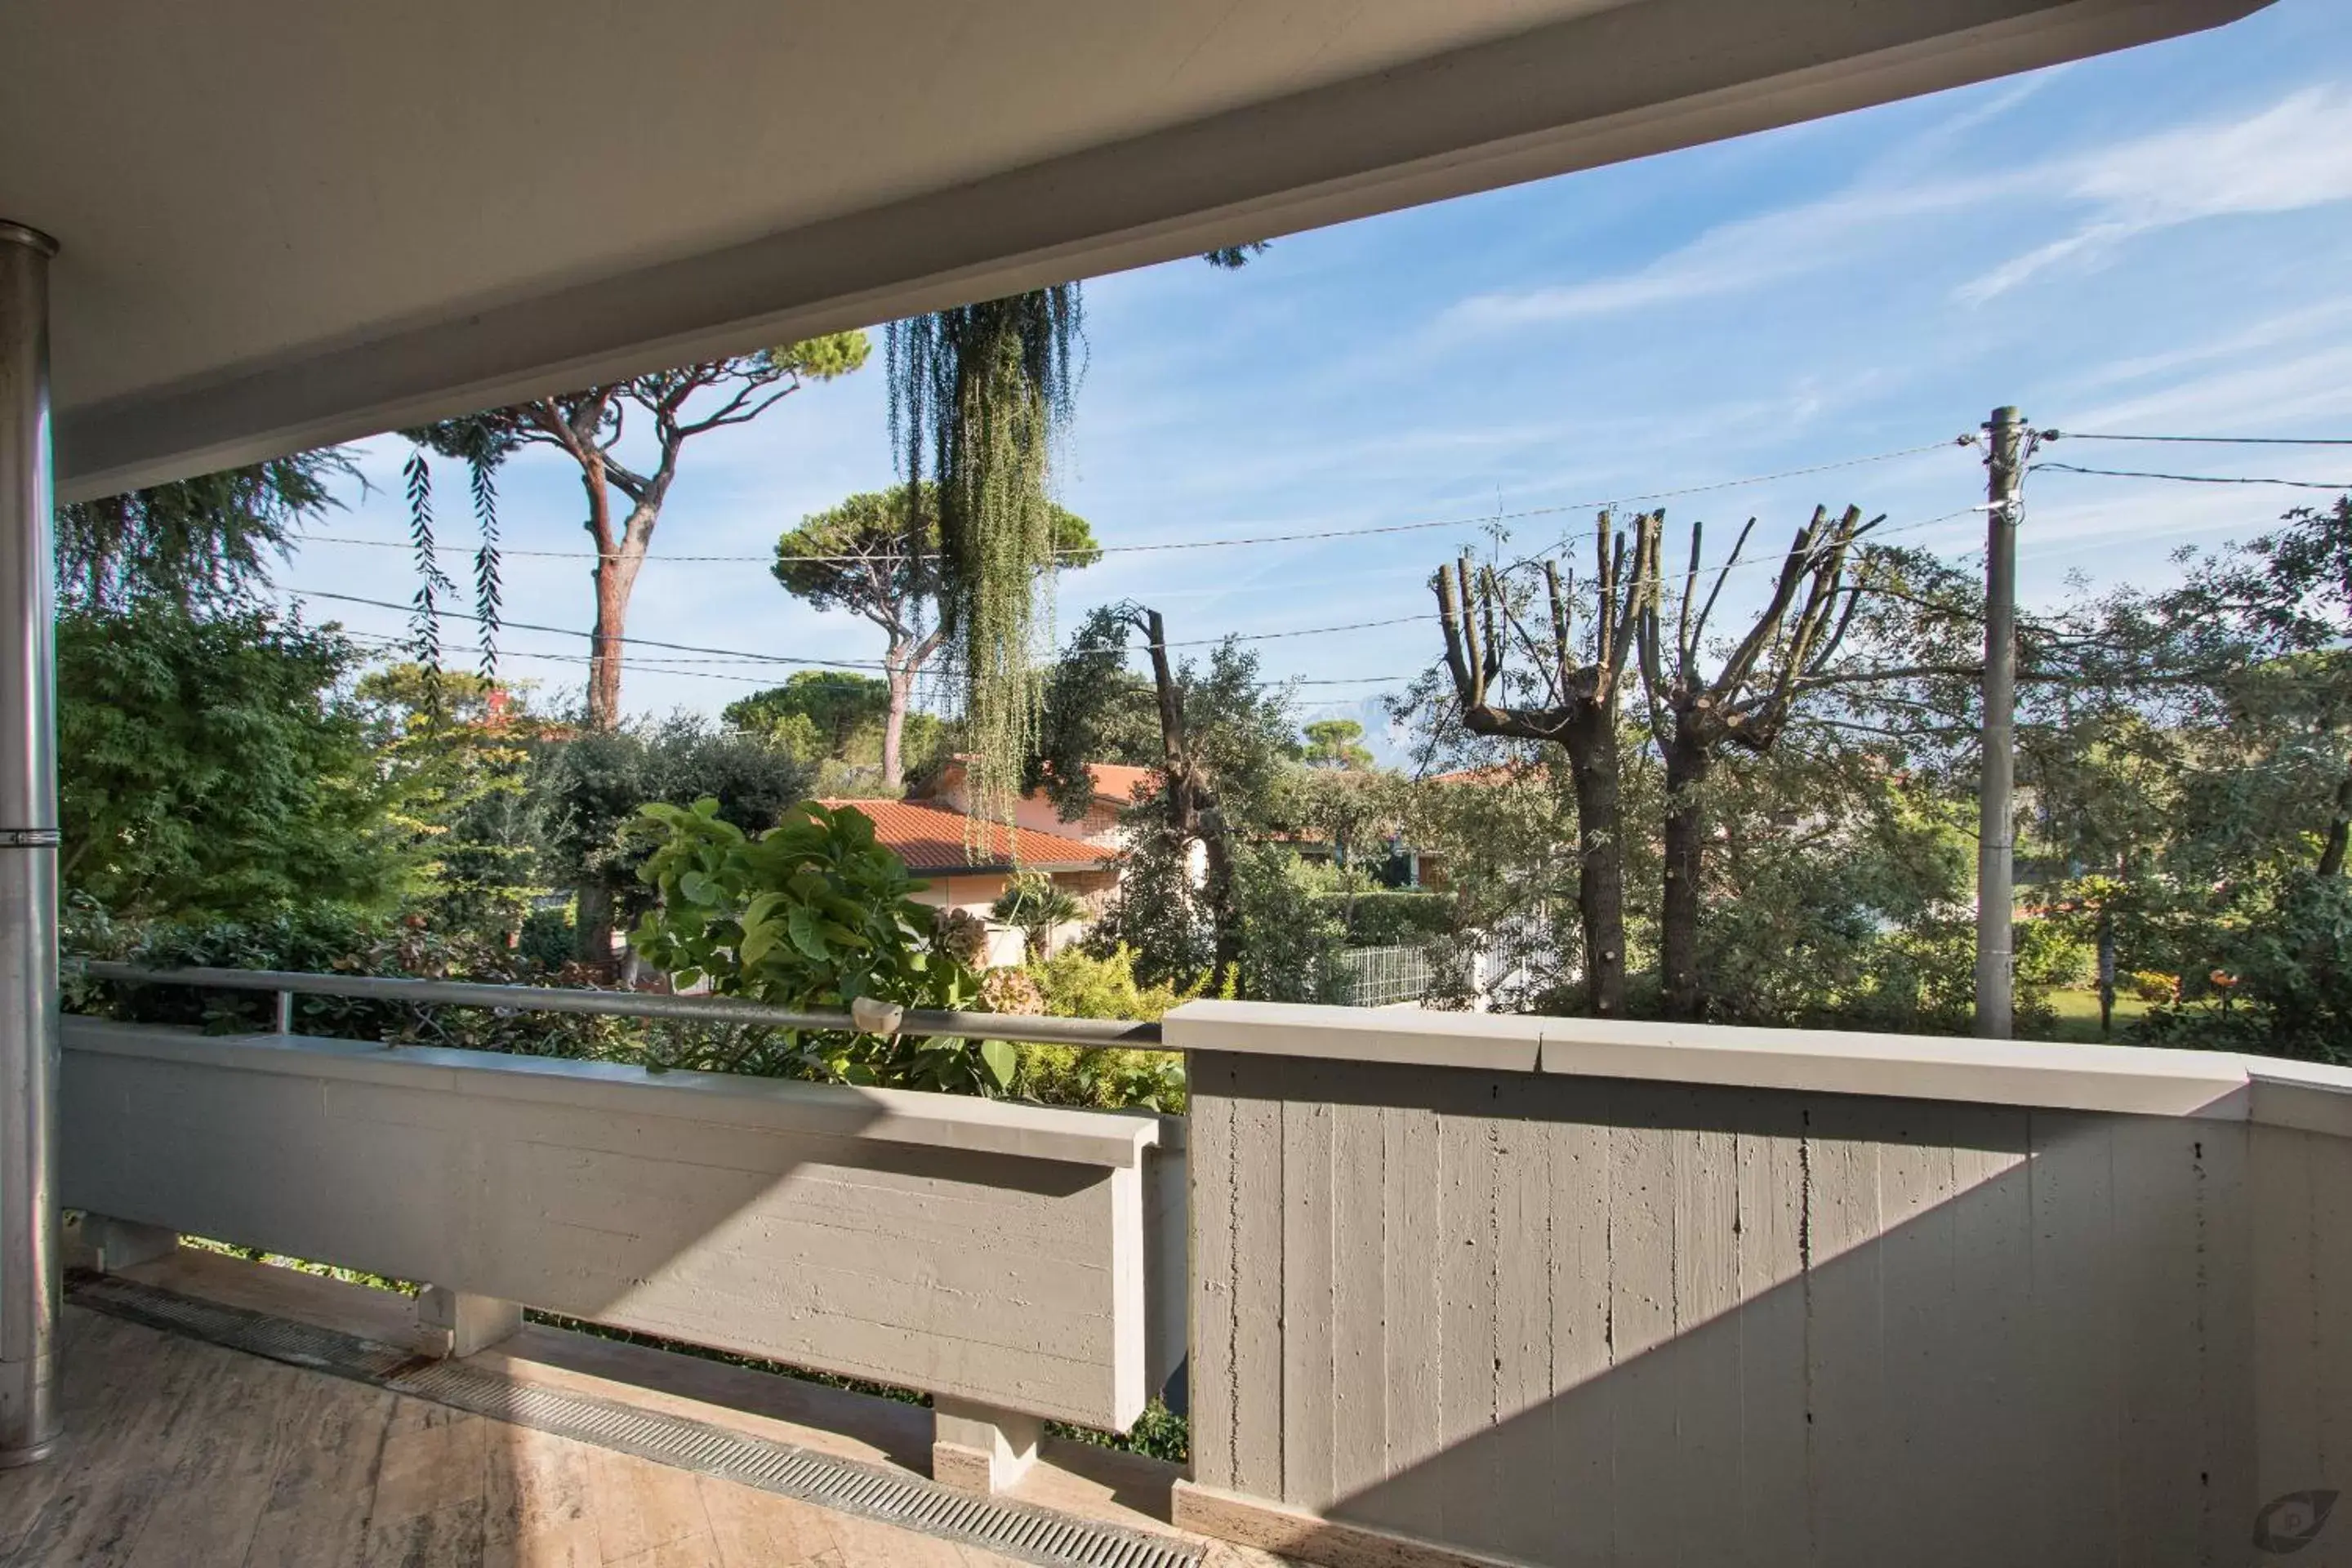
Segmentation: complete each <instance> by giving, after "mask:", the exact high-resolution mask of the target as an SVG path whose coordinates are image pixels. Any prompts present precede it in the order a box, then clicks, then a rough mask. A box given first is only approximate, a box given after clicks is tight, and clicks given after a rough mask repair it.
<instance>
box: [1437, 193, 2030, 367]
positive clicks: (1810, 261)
mask: <svg viewBox="0 0 2352 1568" xmlns="http://www.w3.org/2000/svg"><path fill="white" fill-rule="evenodd" d="M2006 188H2007V185H2006V182H2004V181H2002V180H2000V179H1992V178H1980V179H1962V180H1948V181H1942V182H1922V183H1919V184H1910V185H1906V186H1888V187H1880V188H1866V189H1855V190H1850V191H1845V192H1842V193H1840V194H1839V195H1834V196H1831V197H1828V198H1826V199H1825V200H1822V201H1816V202H1808V203H1805V204H1803V205H1799V206H1791V207H1782V208H1780V209H1778V210H1777V211H1773V212H1768V213H1762V214H1759V215H1758V216H1755V217H1748V218H1741V219H1738V220H1737V221H1736V222H1732V223H1727V224H1724V225H1721V226H1717V227H1716V228H1711V229H1709V230H1707V231H1706V233H1705V234H1702V235H1700V236H1699V237H1697V238H1696V239H1695V240H1693V241H1691V242H1690V243H1689V244H1688V245H1685V246H1684V247H1682V248H1681V249H1679V250H1673V251H1669V252H1667V253H1666V254H1665V255H1664V256H1662V257H1660V258H1658V259H1657V260H1655V261H1653V262H1651V263H1650V264H1649V265H1647V266H1646V267H1640V268H1634V269H1633V271H1631V272H1622V273H1619V274H1618V275H1616V276H1615V277H1612V278H1596V279H1591V280H1589V281H1586V282H1580V283H1568V284H1560V285H1557V286H1554V287H1551V288H1546V289H1524V290H1517V291H1507V292H1498V293H1490V294H1479V295H1474V296H1473V297H1471V298H1470V299H1467V300H1463V301H1461V302H1460V303H1458V304H1456V305H1454V306H1453V307H1452V308H1450V309H1449V310H1447V311H1446V312H1445V315H1444V321H1443V323H1442V324H1444V325H1445V326H1450V327H1454V328H1459V329H1464V330H1468V331H1479V330H1486V331H1496V330H1502V329H1508V328H1513V327H1519V326H1526V325H1528V324H1531V323H1535V322H1541V321H1576V320H1580V319H1585V318H1590V317H1594V316H1614V315H1620V314H1623V313H1625V312H1627V311H1631V310H1645V309H1647V308H1649V307H1651V306H1654V305H1666V304H1675V303H1678V302H1680V301H1682V300H1695V299H1704V298H1706V297H1709V296H1713V295H1722V294H1731V293H1737V292H1740V291H1744V290H1746V289H1754V288H1757V287H1759V285H1762V284H1766V283H1773V282H1778V281H1780V280H1781V279H1786V278H1791V277H1795V276H1797V275H1799V274H1801V273H1806V272H1811V271H1813V270H1815V269H1816V268H1822V267H1826V266H1829V265H1831V264H1832V263H1837V262H1845V261H1851V260H1852V259H1853V258H1854V256H1855V254H1856V251H1857V249H1858V248H1859V247H1864V246H1866V245H1871V244H1874V243H1877V242H1881V241H1884V240H1886V239H1889V238H1893V237H1895V228H1894V226H1895V225H1896V224H1898V223H1901V222H1903V221H1905V220H1906V219H1911V218H1916V217H1923V216H1930V215H1935V214H1941V213H1949V212H1956V211H1959V210H1961V209H1963V208H1966V207H1970V206H1974V205H1979V204H1981V203H1983V202H1986V201H1989V200H1990V199H1992V198H1993V197H1994V196H1996V195H2000V194H2001V193H2002V192H2003V190H2005V189H2006Z"/></svg>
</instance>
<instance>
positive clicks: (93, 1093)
mask: <svg viewBox="0 0 2352 1568" xmlns="http://www.w3.org/2000/svg"><path fill="white" fill-rule="evenodd" d="M69 1045H70V1046H71V1047H72V1048H69V1049H68V1051H67V1052H66V1066H65V1071H64V1074H63V1079H62V1086H61V1092H60V1113H61V1114H60V1120H61V1124H62V1131H64V1133H65V1134H66V1136H65V1137H64V1138H62V1139H61V1141H60V1142H61V1146H62V1148H63V1150H64V1159H63V1162H62V1167H63V1168H62V1171H61V1173H60V1174H61V1181H60V1189H61V1193H62V1195H63V1199H64V1201H65V1202H66V1203H67V1204H68V1205H73V1206H75V1207H78V1208H83V1209H87V1210H89V1211H91V1212H95V1213H100V1214H104V1215H113V1216H115V1217H117V1218H121V1219H126V1220H132V1221H138V1222H142V1223H145V1224H150V1225H155V1226H165V1227H168V1228H171V1229H174V1230H179V1231H184V1232H192V1233H194V1234H197V1235H204V1236H210V1237H218V1238H221V1239H223V1240H226V1241H229V1242H232V1243H236V1244H238V1245H244V1246H254V1247H265V1248H267V1249H268V1250H270V1251H274V1252H280V1253H285V1254H289V1255H290V1256H294V1257H299V1258H316V1259H319V1260H320V1261H323V1262H331V1263H337V1264H341V1265H344V1266H346V1267H351V1268H361V1269H366V1270H370V1271H373V1272H377V1273H382V1274H385V1275H390V1276H393V1277H394V1278H400V1279H415V1280H419V1281H426V1282H431V1283H435V1284H440V1285H444V1286H446V1287H449V1288H451V1289H458V1290H464V1291H468V1292H471V1293H474V1294H478V1295H482V1296H488V1297H492V1298H496V1299H499V1300H508V1301H514V1302H519V1303H522V1304H525V1305H528V1306H531V1307H536V1308H540V1309H542V1310H549V1311H553V1312H557V1313H561V1314H564V1315H568V1316H572V1317H577V1318H583V1319H588V1320H591V1321H599V1322H604V1323H610V1324H614V1325H616V1326H620V1327H625V1328H630V1329H635V1330H639V1331H645V1332H647V1333H652V1334H656V1335H660V1336H664V1337H667V1338H672V1339H677V1340H683V1341H688V1342H696V1343H702V1344H709V1345H715V1346H719V1347H723V1348H726V1349H730V1350H734V1351H738V1352H742V1353H745V1354H751V1355H763V1356H770V1357H773V1358H775V1359H780V1360H785V1361H791V1362H794V1363H798V1364H803V1365H811V1366H815V1367H818V1368H821V1369H823V1370H825V1371H829V1372H834V1373H841V1374H843V1375H846V1376H853V1377H865V1378H870V1379H873V1380H875V1381H877V1382H883V1383H892V1384H910V1385H912V1386H916V1387H920V1388H928V1389H932V1390H935V1391H941V1392H949V1393H955V1394H961V1395H963V1396H965V1397H967V1398H971V1399H975V1400H980V1401H982V1402H985V1403H988V1404H991V1405H996V1406H999V1407H1003V1408H1007V1409H1014V1410H1030V1411H1035V1412H1036V1413H1039V1414H1044V1415H1058V1416H1062V1417H1064V1418H1066V1419H1071V1420H1076V1421H1080V1422H1083V1423H1087V1424H1091V1425H1097V1426H1104V1425H1110V1424H1113V1423H1115V1422H1119V1421H1123V1420H1125V1419H1127V1418H1129V1416H1130V1415H1131V1414H1132V1411H1133V1410H1134V1409H1139V1408H1140V1407H1141V1405H1142V1403H1143V1395H1144V1380H1145V1376H1146V1370H1145V1368H1144V1366H1143V1365H1142V1364H1141V1358H1142V1356H1143V1353H1144V1352H1143V1349H1142V1342H1143V1339H1144V1333H1145V1329H1144V1323H1143V1320H1144V1318H1145V1317H1146V1315H1147V1312H1146V1309H1147V1303H1146V1300H1145V1295H1144V1289H1143V1285H1142V1283H1141V1273H1140V1270H1141V1263H1140V1259H1139V1258H1135V1257H1133V1254H1134V1252H1135V1250H1136V1249H1137V1248H1139V1247H1140V1246H1141V1245H1142V1242H1141V1238H1140V1237H1139V1235H1137V1234H1136V1231H1137V1227H1138V1226H1139V1225H1140V1224H1141V1222H1142V1215H1143V1213H1144V1205H1143V1194H1142V1192H1141V1190H1140V1188H1139V1183H1140V1182H1141V1180H1142V1172H1141V1169H1140V1167H1139V1166H1137V1165H1136V1164H1135V1163H1134V1161H1135V1160H1136V1158H1137V1155H1138V1151H1136V1150H1135V1149H1134V1148H1133V1146H1132V1139H1131V1137H1130V1134H1129V1131H1128V1130H1129V1129H1130V1128H1132V1127H1133V1125H1134V1124H1133V1123H1132V1122H1129V1121H1123V1120H1118V1119H1111V1118H1105V1117H1090V1116H1088V1115H1087V1114H1085V1113H1079V1112H1059V1113H1039V1115H1038V1116H1036V1117H1034V1118H1032V1119H1031V1122H1024V1123H1022V1124H1021V1125H1020V1126H1017V1127H1014V1126H1003V1125H999V1124H998V1122H999V1121H1002V1120H1003V1117H1002V1115H1000V1114H999V1112H1000V1111H1001V1108H996V1107H991V1106H988V1105H986V1104H984V1103H982V1102H977V1101H971V1102H966V1101H960V1100H952V1099H950V1098H948V1097H938V1096H925V1095H911V1094H909V1095H892V1094H889V1093H887V1092H880V1091H875V1092H868V1091H863V1090H856V1089H845V1088H841V1087H838V1086H831V1085H814V1084H801V1083H793V1082H785V1081H780V1080H769V1079H728V1078H721V1077H716V1076H712V1075H704V1074H696V1073H671V1074H662V1075H656V1076H648V1075H646V1074H644V1073H642V1072H640V1071H638V1070H636V1069H634V1068H609V1067H604V1066H601V1065H599V1064H590V1063H579V1062H542V1061H537V1060H534V1059H529V1058H501V1057H493V1056H482V1055H479V1054H477V1053H467V1052H455V1051H442V1050H431V1049H414V1048H404V1049H403V1050H401V1051H399V1052H397V1053H392V1054H387V1053H386V1052H384V1051H383V1049H382V1048H381V1047H370V1046H364V1045H346V1044H344V1043H341V1042H328V1041H309V1042H303V1043H302V1044H301V1045H300V1046H299V1047H289V1046H286V1045H284V1044H283V1043H281V1042H278V1041H276V1040H274V1039H268V1038H257V1039H240V1038H221V1039H207V1038H205V1037H195V1036H192V1035H187V1034H184V1032H181V1031H173V1030H163V1029H154V1028H143V1027H140V1026H109V1025H95V1024H88V1023H83V1024H80V1025H79V1027H78V1028H77V1029H76V1031H75V1038H74V1039H73V1040H71V1041H69ZM992 1116H995V1117H996V1118H997V1120H996V1121H991V1120H990V1118H991V1117H992ZM1032 1122H1034V1125H1032V1124H1031V1123H1032ZM890 1123H898V1125H897V1126H895V1127H893V1126H891V1125H887V1124H890ZM1106 1123H1107V1124H1108V1126H1109V1129H1110V1130H1109V1131H1103V1125H1104V1124H1106ZM919 1140H920V1141H919ZM1056 1140H1059V1141H1060V1142H1056ZM991 1144H992V1145H993V1146H990V1145H991ZM958 1145H977V1146H958ZM1112 1146H1116V1147H1115V1148H1113V1147H1112ZM1107 1149H1108V1150H1110V1151H1111V1152H1103V1151H1105V1150H1107ZM1014 1151H1018V1152H1014ZM1119 1155H1123V1157H1124V1158H1125V1159H1126V1161H1127V1162H1128V1163H1126V1164H1124V1165H1121V1164H1118V1163H1115V1157H1116V1156H1119ZM1118 1258H1124V1259H1126V1260H1127V1272H1125V1273H1122V1272H1121V1270H1120V1268H1118V1267H1115V1259H1118ZM1130 1407H1131V1408H1130Z"/></svg>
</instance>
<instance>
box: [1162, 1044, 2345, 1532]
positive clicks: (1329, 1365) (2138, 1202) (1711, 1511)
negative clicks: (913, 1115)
mask: <svg viewBox="0 0 2352 1568" xmlns="http://www.w3.org/2000/svg"><path fill="white" fill-rule="evenodd" d="M1193 1072H1194V1078H1193V1082H1194V1100H1193V1126H1192V1139H1193V1145H1194V1151H1195V1152H1194V1156H1193V1158H1194V1161H1195V1170H1196V1173H1197V1179H1198V1180H1199V1182H1200V1183H1201V1186H1200V1187H1198V1188H1196V1194H1199V1196H1198V1198H1197V1201H1200V1202H1201V1203H1202V1205H1203V1207H1204V1208H1205V1207H1207V1206H1208V1205H1209V1203H1210V1199H1211V1196H1212V1195H1213V1196H1214V1197H1216V1198H1217V1199H1218V1200H1219V1201H1221V1202H1222V1203H1223V1212H1222V1213H1215V1214H1209V1213H1204V1214H1203V1215H1202V1240H1201V1241H1200V1242H1199V1243H1198V1246H1199V1247H1200V1251H1199V1253H1198V1254H1197V1256H1199V1257H1201V1258H1202V1263H1201V1264H1200V1267H1201V1268H1202V1279H1200V1280H1199V1281H1198V1282H1196V1294H1195V1310H1196V1313H1197V1314H1198V1315H1199V1317H1200V1320H1201V1321H1200V1323H1199V1326H1198V1328H1197V1329H1196V1333H1197V1334H1198V1335H1200V1342H1198V1343H1196V1347H1195V1354H1196V1359H1195V1366H1196V1369H1197V1376H1196V1381H1195V1385H1194V1452H1195V1456H1196V1468H1197V1474H1198V1478H1199V1479H1201V1480H1202V1483H1203V1484H1205V1485H1208V1486H1211V1487H1213V1488H1218V1489H1224V1490H1229V1491H1233V1492H1238V1493H1242V1494H1244V1495H1248V1496H1255V1497H1260V1498H1265V1499H1268V1500H1282V1501H1284V1502H1286V1503H1287V1504H1289V1505H1291V1506H1293V1507H1296V1508H1299V1509H1304V1510H1310V1511H1313V1512H1316V1513H1319V1514H1321V1515H1323V1516H1324V1517H1325V1518H1327V1519H1329V1520H1333V1521H1343V1522H1346V1523H1353V1524H1360V1525H1365V1526H1370V1527H1372V1528H1376V1529H1380V1530H1383V1531H1391V1532H1393V1533H1399V1534H1403V1535H1408V1536H1412V1537H1417V1538H1420V1539H1423V1540H1426V1541H1432V1542H1444V1543H1446V1544H1447V1545H1450V1546H1454V1547H1457V1548H1464V1549H1468V1550H1472V1551H1475V1552H1486V1553H1492V1554H1496V1555H1499V1556H1502V1557H1506V1558H1509V1559H1515V1560H1518V1561H1523V1562H1528V1563H1542V1564H1570V1563H1577V1564H1582V1563H1730V1562H1758V1563H1888V1562H1903V1563H1953V1564H1963V1563H1965V1564H1969V1565H1971V1568H1976V1565H1981V1564H1990V1563H2064V1564H2075V1563H2091V1562H2114V1563H2130V1564H2147V1563H2184V1564H2186V1563H2247V1562H2267V1561H2274V1560H2275V1558H2274V1557H2273V1556H2270V1555H2267V1554H2265V1553H2264V1552H2262V1551H2258V1550H2257V1549H2256V1548H2255V1546H2254V1544H2253V1541H2254V1532H2255V1530H2256V1520H2257V1515H2258V1514H2260V1513H2261V1512H2262V1510H2263V1505H2264V1504H2265V1503H2266V1502H2268V1501H2270V1500H2273V1499H2274V1498H2277V1497H2280V1496H2282V1495H2283V1494H2288V1493H2294V1492H2301V1491H2307V1490H2314V1489H2320V1490H2324V1489H2328V1488H2332V1487H2340V1486H2342V1485H2344V1484H2345V1479H2346V1474H2347V1460H2352V1312H2347V1303H2352V1223H2347V1222H2352V1143H2347V1142H2345V1141H2342V1140H2336V1139H2332V1138H2326V1137H2320V1136H2316V1135H2311V1134H2304V1133H2296V1132H2289V1131H2284V1130H2280V1129H2272V1128H2254V1127H2249V1126H2248V1125H2247V1124H2245V1123H2242V1122H2228V1121H2189V1120H2175V1119H2168V1118H2155V1117H2131V1116H2106V1115H2097V1114H2089V1113H2072V1112H2056V1111H2042V1110H2024V1109H2017V1108H2005V1107H1994V1106H1976V1105H1956V1104H1946V1103H1939V1102H1927V1101H1899V1100H1873V1099H1864V1098H1860V1097H1842V1096H1826V1095H1823V1096H1808V1095H1800V1094H1795V1093H1788V1092H1778V1091H1750V1090H1741V1089H1713V1088H1686V1087H1678V1086H1673V1085H1663V1084H1650V1083H1632V1082H1613V1081H1608V1080H1600V1079H1566V1078H1552V1079H1541V1078H1534V1077H1530V1076H1528V1075H1524V1074H1505V1075H1496V1074H1488V1073H1483V1072H1476V1071H1469V1070H1463V1069H1447V1068H1406V1067H1366V1066H1362V1065H1360V1064H1340V1063H1317V1062H1310V1061H1303V1060H1296V1059H1292V1060H1282V1059H1276V1058H1237V1057H1225V1056H1217V1057H1205V1056H1203V1057H1198V1058H1196V1059H1195V1062H1194V1068H1193ZM1276 1194H1278V1198H1277V1196H1276ZM1212 1227H1221V1228H1222V1231H1223V1234H1222V1236H1217V1237H1213V1236H1211V1235H1210V1231H1211V1229H1212ZM1221 1270H1222V1271H1223V1273H1222V1276H1220V1271H1221ZM1223 1301H1230V1302H1231V1304H1232V1306H1231V1310H1230V1311H1229V1312H1227V1311H1225V1310H1224V1309H1223V1307H1222V1306H1221V1305H1220V1303H1221V1302H1223ZM2258 1328H2259V1332H2258V1331H2257V1330H2258ZM2287 1511H2288V1512H2290V1513H2292V1512H2294V1510H2293V1508H2291V1507H2290V1508H2289V1509H2288V1510H2287ZM2290 1522H2292V1521H2290ZM2337 1524H2338V1526H2339V1529H2340V1531H2341V1534H2342V1537H2343V1538H2342V1539H2340V1540H2338V1539H2330V1532H2329V1531H2326V1528H2325V1526H2324V1525H2323V1526H2322V1527H2321V1528H2320V1530H2319V1531H2318V1533H2317V1534H2316V1536H2315V1539H2313V1540H2312V1541H2311V1542H2309V1544H2308V1545H2307V1547H2305V1549H2304V1550H2302V1551H2301V1552H2299V1554H2298V1557H2297V1561H2298V1562H2303V1563H2339V1562H2340V1563H2352V1521H2337Z"/></svg>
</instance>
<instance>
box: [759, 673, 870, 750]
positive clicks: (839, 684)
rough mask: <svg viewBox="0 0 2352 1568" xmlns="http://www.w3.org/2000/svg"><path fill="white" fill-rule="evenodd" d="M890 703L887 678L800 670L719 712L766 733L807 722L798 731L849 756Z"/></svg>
mask: <svg viewBox="0 0 2352 1568" xmlns="http://www.w3.org/2000/svg"><path fill="white" fill-rule="evenodd" d="M889 707H890V686H889V683H888V682H887V681H884V680H877V679H875V678H874V677H872V676H870V675H857V674H854V673H852V672H850V671H847V670H835V669H799V670H794V671H793V673H792V675H791V676H790V677H789V678H788V679H786V680H785V681H784V683H783V684H782V686H772V687H770V688H769V689H766V690H765V691H755V692H753V693H751V696H749V697H739V698H737V699H736V700H734V701H732V702H730V703H729V704H728V705H727V707H726V710H724V712H723V713H722V714H721V715H720V717H722V718H724V719H725V720H726V721H727V722H728V723H730V724H731V725H733V726H734V727H735V728H737V729H739V730H756V731H761V732H763V733H773V732H774V731H777V729H778V728H779V727H780V726H782V725H784V724H786V723H788V722H790V721H793V720H800V721H804V722H805V724H806V725H807V730H806V731H795V733H796V734H798V733H801V732H805V733H807V734H808V735H809V736H810V738H811V739H812V740H814V742H815V743H816V744H817V745H818V746H820V747H822V748H823V754H824V755H826V756H832V757H846V756H847V755H848V754H849V747H850V743H851V742H852V741H853V740H854V739H855V738H856V735H857V733H858V731H861V730H864V729H866V728H868V727H869V726H878V725H879V724H880V723H881V722H882V716H883V715H884V714H885V713H886V712H887V711H888V710H889Z"/></svg>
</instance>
